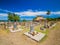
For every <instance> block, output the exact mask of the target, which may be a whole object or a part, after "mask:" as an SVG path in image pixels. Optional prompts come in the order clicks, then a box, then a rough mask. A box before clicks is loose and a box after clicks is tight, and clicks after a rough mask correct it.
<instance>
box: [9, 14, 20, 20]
mask: <svg viewBox="0 0 60 45" xmlns="http://www.w3.org/2000/svg"><path fill="white" fill-rule="evenodd" d="M8 20H10V21H19V20H20V17H19V16H18V15H16V14H14V13H8Z"/></svg>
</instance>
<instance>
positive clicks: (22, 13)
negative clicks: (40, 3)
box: [0, 9, 60, 16]
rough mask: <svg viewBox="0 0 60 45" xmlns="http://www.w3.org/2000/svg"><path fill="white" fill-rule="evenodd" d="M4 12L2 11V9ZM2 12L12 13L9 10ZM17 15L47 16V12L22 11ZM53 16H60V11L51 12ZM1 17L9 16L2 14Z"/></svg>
mask: <svg viewBox="0 0 60 45" xmlns="http://www.w3.org/2000/svg"><path fill="white" fill-rule="evenodd" d="M0 10H2V9H0ZM2 11H6V12H10V11H8V10H2ZM14 13H15V14H18V15H20V16H37V15H46V13H47V11H38V10H35V11H34V10H30V9H29V10H27V11H22V12H14ZM51 14H56V15H57V14H60V11H56V12H51ZM0 16H8V14H6V13H0Z"/></svg>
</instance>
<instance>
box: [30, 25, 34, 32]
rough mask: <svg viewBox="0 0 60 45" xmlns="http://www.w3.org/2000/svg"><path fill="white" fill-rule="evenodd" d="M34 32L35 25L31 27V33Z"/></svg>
mask: <svg viewBox="0 0 60 45" xmlns="http://www.w3.org/2000/svg"><path fill="white" fill-rule="evenodd" d="M32 32H34V25H30V33H32Z"/></svg>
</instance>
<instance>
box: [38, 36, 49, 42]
mask: <svg viewBox="0 0 60 45" xmlns="http://www.w3.org/2000/svg"><path fill="white" fill-rule="evenodd" d="M47 37H48V36H47V35H46V36H45V37H44V38H43V39H41V40H40V41H39V43H42V42H43V41H45V40H46V39H47Z"/></svg>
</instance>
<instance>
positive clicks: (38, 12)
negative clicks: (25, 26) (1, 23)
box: [15, 10, 46, 16]
mask: <svg viewBox="0 0 60 45" xmlns="http://www.w3.org/2000/svg"><path fill="white" fill-rule="evenodd" d="M15 14H18V15H21V16H25V15H27V16H36V15H45V14H46V11H33V10H28V11H24V12H15Z"/></svg>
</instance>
